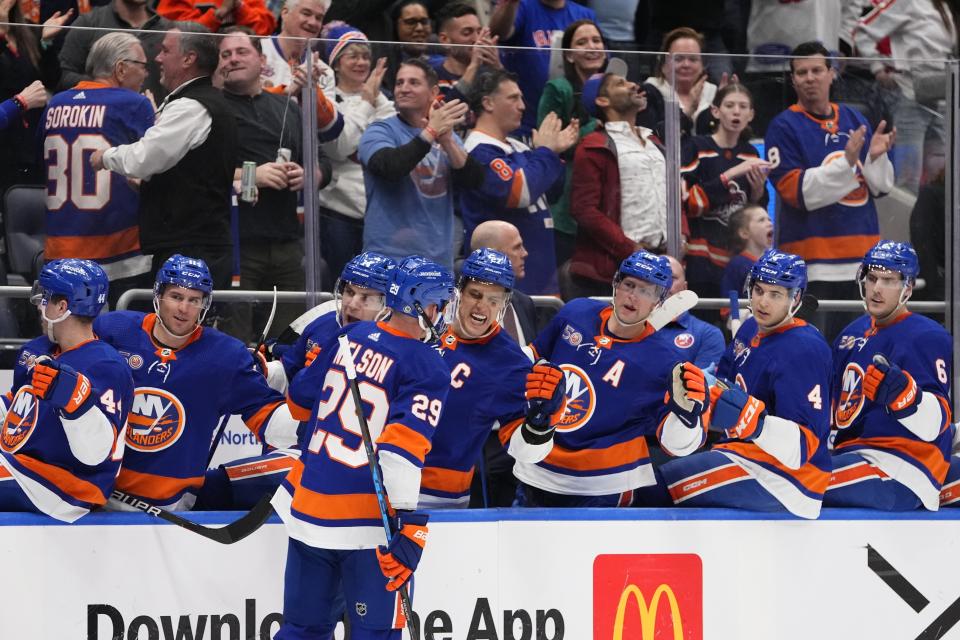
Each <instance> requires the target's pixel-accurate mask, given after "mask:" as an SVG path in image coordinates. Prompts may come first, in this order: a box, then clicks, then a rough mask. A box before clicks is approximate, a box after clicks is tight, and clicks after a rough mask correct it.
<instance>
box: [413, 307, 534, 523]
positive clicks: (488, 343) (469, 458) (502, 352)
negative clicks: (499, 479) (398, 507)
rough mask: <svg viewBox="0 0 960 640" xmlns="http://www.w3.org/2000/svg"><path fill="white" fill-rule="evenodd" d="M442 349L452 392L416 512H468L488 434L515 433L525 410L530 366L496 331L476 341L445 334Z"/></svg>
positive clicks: (428, 460) (512, 342) (425, 467)
mask: <svg viewBox="0 0 960 640" xmlns="http://www.w3.org/2000/svg"><path fill="white" fill-rule="evenodd" d="M440 344H441V347H442V349H443V351H442V352H441V353H442V355H443V359H444V360H445V361H446V363H447V366H448V367H449V368H450V392H449V394H448V395H447V402H446V406H445V407H444V410H443V414H442V415H441V416H440V422H439V424H437V430H436V432H435V433H434V435H433V447H432V448H431V449H430V453H428V454H427V457H426V460H425V461H424V463H423V478H422V479H421V482H420V508H436V507H466V506H467V504H469V502H470V483H471V481H472V480H473V470H474V464H475V463H476V462H477V460H478V459H479V458H480V456H481V455H482V454H483V443H484V441H485V440H486V438H487V435H488V434H489V433H490V431H491V429H497V428H500V429H504V431H505V432H508V431H512V430H513V429H515V428H517V427H518V426H519V425H520V423H521V422H523V419H524V416H525V415H526V408H527V403H526V398H525V396H524V388H525V385H526V379H527V373H528V372H529V371H530V360H529V358H527V356H526V355H525V354H524V353H523V351H521V350H520V346H519V345H518V344H517V343H516V341H515V340H513V338H511V337H510V336H509V335H508V334H507V333H506V332H505V331H503V330H502V329H501V328H500V327H499V326H497V327H496V328H495V329H494V331H493V332H492V333H491V334H490V335H488V336H485V337H483V338H478V339H475V340H469V339H466V338H460V337H458V336H457V335H456V334H454V333H453V331H452V330H448V331H447V333H446V334H445V335H444V336H443V339H442V340H441V343H440Z"/></svg>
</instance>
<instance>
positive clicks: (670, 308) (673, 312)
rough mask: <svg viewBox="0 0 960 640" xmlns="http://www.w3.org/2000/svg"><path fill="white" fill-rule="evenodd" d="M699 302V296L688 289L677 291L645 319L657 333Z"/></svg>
mask: <svg viewBox="0 0 960 640" xmlns="http://www.w3.org/2000/svg"><path fill="white" fill-rule="evenodd" d="M699 301H700V296H698V295H697V294H696V293H694V292H693V291H690V290H689V289H684V290H683V291H678V292H677V293H675V294H673V295H672V296H670V297H669V298H667V299H666V300H664V301H663V302H662V303H660V306H659V307H657V308H656V309H654V310H653V313H651V314H650V316H649V317H648V318H647V322H649V323H650V325H651V326H652V327H653V328H654V329H655V330H657V331H659V330H660V329H663V328H664V327H665V326H667V325H668V324H669V323H670V322H672V321H673V319H674V318H676V317H677V316H679V315H680V314H681V313H683V312H685V311H689V310H690V309H693V308H694V307H695V306H697V302H699Z"/></svg>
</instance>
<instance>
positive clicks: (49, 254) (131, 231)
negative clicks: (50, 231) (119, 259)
mask: <svg viewBox="0 0 960 640" xmlns="http://www.w3.org/2000/svg"><path fill="white" fill-rule="evenodd" d="M139 250H140V230H139V229H138V228H137V227H129V228H127V229H124V230H123V231H117V232H116V233H110V234H107V235H104V236H47V240H46V242H45V243H44V248H43V255H44V257H45V258H46V259H48V260H51V259H54V258H86V259H88V260H103V259H105V258H113V257H114V256H120V255H123V254H125V253H130V252H132V251H139Z"/></svg>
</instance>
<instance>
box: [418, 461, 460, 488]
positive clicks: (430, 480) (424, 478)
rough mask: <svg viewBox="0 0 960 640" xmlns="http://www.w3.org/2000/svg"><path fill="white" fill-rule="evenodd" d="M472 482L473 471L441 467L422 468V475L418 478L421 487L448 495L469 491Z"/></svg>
mask: <svg viewBox="0 0 960 640" xmlns="http://www.w3.org/2000/svg"><path fill="white" fill-rule="evenodd" d="M472 481H473V469H470V471H455V470H453V469H443V468H441V467H424V468H423V475H421V476H420V486H421V487H423V488H425V489H436V490H437V491H446V492H449V493H465V492H466V491H469V490H470V483H471V482H472Z"/></svg>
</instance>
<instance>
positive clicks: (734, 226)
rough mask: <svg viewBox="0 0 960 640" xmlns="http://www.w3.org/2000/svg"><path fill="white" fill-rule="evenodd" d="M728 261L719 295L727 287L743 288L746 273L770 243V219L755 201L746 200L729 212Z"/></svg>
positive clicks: (771, 236) (771, 244) (726, 291)
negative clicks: (748, 201)
mask: <svg viewBox="0 0 960 640" xmlns="http://www.w3.org/2000/svg"><path fill="white" fill-rule="evenodd" d="M728 231H729V238H728V242H729V245H728V246H729V248H730V254H731V255H730V262H728V263H727V266H726V268H725V269H724V270H723V279H722V280H721V281H720V291H721V294H722V295H729V293H730V292H731V291H736V292H737V293H742V292H743V285H744V283H745V282H746V281H747V275H749V273H750V269H751V268H752V267H753V265H754V263H755V262H756V261H757V259H758V258H759V257H760V256H761V255H762V254H763V252H764V251H766V250H767V249H769V248H770V247H772V246H773V221H772V220H771V219H770V214H768V213H767V210H766V209H765V208H763V207H761V206H760V205H758V204H748V205H747V206H745V207H743V208H742V209H738V210H737V211H735V212H734V213H733V215H731V216H730V224H729V226H728Z"/></svg>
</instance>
